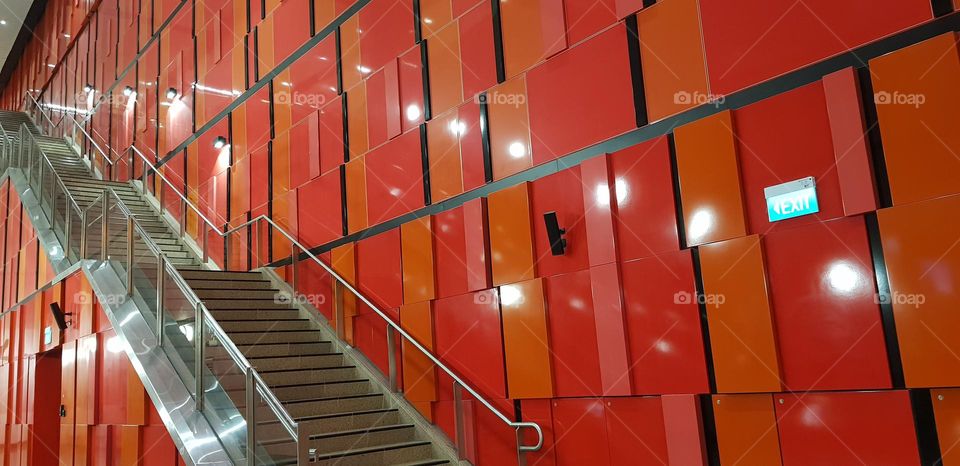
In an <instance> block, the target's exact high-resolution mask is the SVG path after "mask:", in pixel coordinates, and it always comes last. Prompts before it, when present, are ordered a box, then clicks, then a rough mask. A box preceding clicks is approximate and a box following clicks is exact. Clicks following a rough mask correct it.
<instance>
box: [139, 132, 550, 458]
mask: <svg viewBox="0 0 960 466" xmlns="http://www.w3.org/2000/svg"><path fill="white" fill-rule="evenodd" d="M127 150H128V151H130V152H131V164H133V163H134V162H135V160H136V159H135V158H134V157H137V158H139V159H140V161H141V163H142V164H143V170H142V172H141V176H142V177H143V183H142V184H143V186H146V177H147V175H148V173H152V174H154V175H156V176H157V177H158V178H159V179H160V180H161V181H162V182H163V183H164V184H166V185H167V186H168V187H169V190H170V191H172V192H174V193H176V195H177V196H178V197H179V199H180V217H179V221H180V235H181V236H184V235H185V234H186V231H185V224H186V221H187V216H186V214H187V211H188V209H189V210H191V211H193V213H194V215H196V216H197V218H198V222H199V230H200V232H199V236H200V238H201V252H202V256H203V259H204V261H206V260H207V259H208V257H209V241H208V231H212V232H213V233H215V234H216V235H218V236H219V237H221V238H223V241H224V250H225V254H224V259H223V262H224V267H225V269H229V268H230V267H229V262H230V257H231V256H230V252H229V250H230V244H231V241H230V240H231V236H232V235H234V234H241V233H243V232H244V231H245V230H248V229H249V230H252V231H253V232H256V240H255V241H249V244H250V248H251V254H248V256H253V257H256V258H257V260H256V261H255V262H253V263H250V264H248V267H246V268H247V269H251V270H252V269H255V268H258V267H261V266H264V265H266V264H265V263H262V262H261V261H260V260H259V258H260V256H261V254H260V251H261V250H262V245H261V244H260V241H261V240H262V239H263V238H264V237H266V238H270V235H269V233H270V231H271V229H272V231H274V232H276V233H277V234H279V235H280V236H281V237H282V238H285V239H286V240H287V241H289V243H290V258H291V275H292V277H291V280H290V281H291V285H292V288H293V291H294V294H296V293H297V285H298V276H299V275H300V274H299V273H298V272H299V271H298V268H299V266H298V264H299V263H300V262H302V261H303V260H310V261H312V262H313V263H315V264H317V265H318V266H320V267H321V268H322V269H323V271H324V272H325V273H327V274H328V275H329V276H330V277H331V278H332V283H333V314H334V319H335V324H334V325H335V327H336V331H337V336H338V337H339V338H340V339H343V338H344V337H345V335H344V332H343V329H344V319H345V313H344V307H345V306H344V293H343V292H344V290H346V291H347V292H349V293H350V294H352V295H353V296H355V298H356V299H359V300H360V301H361V302H363V303H364V304H365V305H366V306H367V307H369V308H370V309H371V310H373V311H374V313H376V314H377V315H378V316H379V317H380V318H381V319H383V320H384V322H386V324H387V332H386V333H387V336H386V338H387V351H388V358H389V362H388V364H389V368H388V375H387V376H388V382H389V384H390V387H391V389H392V390H393V391H397V379H398V374H397V367H396V361H397V358H396V354H395V353H396V346H397V345H396V335H397V334H399V335H400V337H402V338H403V339H404V340H406V341H407V342H408V343H409V344H410V345H412V346H413V347H414V348H416V349H417V350H418V351H420V352H421V353H423V354H424V355H425V356H426V357H427V358H428V359H429V360H430V361H431V362H432V363H433V364H434V365H435V366H436V367H438V368H439V369H440V370H442V371H444V372H445V373H447V375H449V376H450V377H451V378H452V379H453V393H454V399H455V400H456V401H457V402H455V403H454V405H455V411H456V412H455V420H456V423H457V425H456V431H457V437H458V438H457V439H455V441H456V444H457V449H458V451H459V452H460V454H461V457H463V456H464V453H465V447H466V439H465V438H464V436H463V433H464V432H465V426H464V425H463V422H464V415H463V413H462V403H460V402H459V401H460V400H462V391H464V390H465V391H467V392H468V393H469V394H470V395H471V396H472V397H473V398H474V399H475V400H476V401H479V402H480V403H481V404H482V405H483V406H484V407H485V408H487V409H488V410H490V411H491V412H492V413H493V414H494V415H495V416H496V417H497V418H498V419H500V420H501V421H502V422H504V423H505V424H506V425H507V426H509V427H511V428H513V429H515V430H516V435H517V455H518V457H519V458H520V460H521V461H522V460H523V456H524V454H525V453H528V452H535V451H539V450H540V448H541V447H542V446H543V440H544V437H543V429H542V428H541V427H540V425H539V424H537V423H535V422H518V421H513V420H511V419H510V418H509V417H507V416H506V415H505V414H503V412H501V411H500V410H499V409H497V408H496V407H495V406H493V404H492V403H491V402H490V401H488V400H487V399H486V398H485V397H484V396H483V395H481V394H480V392H479V391H477V390H476V389H475V388H473V387H471V386H470V385H468V384H467V383H466V382H465V381H464V380H463V379H462V378H461V377H460V376H459V375H458V374H456V373H455V372H454V371H453V370H452V369H450V368H449V367H447V365H446V364H444V363H443V362H442V361H440V358H439V357H438V356H436V355H435V354H433V352H431V351H430V350H429V349H427V348H426V347H425V346H423V344H421V343H420V342H419V341H418V340H417V339H416V338H414V337H413V336H412V335H410V334H409V333H408V332H407V331H406V330H404V329H403V328H402V327H401V326H400V325H399V324H398V323H397V322H395V321H394V319H392V318H390V317H389V316H388V315H387V314H386V313H385V312H384V311H383V310H382V309H380V307H379V306H377V305H376V304H374V303H373V302H372V301H371V300H370V299H368V298H367V297H366V296H364V295H363V294H362V293H360V292H359V291H358V290H357V289H356V288H355V287H354V286H353V285H351V284H350V283H349V282H348V281H347V280H346V279H345V278H344V277H343V276H341V275H340V274H338V273H337V272H336V271H334V270H333V268H332V267H331V266H329V265H328V264H327V263H325V262H324V261H322V260H321V259H320V258H319V257H317V256H316V255H314V254H313V253H312V252H310V250H309V248H307V247H306V246H304V245H303V244H301V243H300V242H299V241H297V240H296V239H295V238H294V237H293V236H292V235H291V234H290V233H288V232H287V231H286V230H284V229H283V228H282V227H281V226H280V225H277V224H276V223H275V222H274V221H273V220H272V219H270V218H269V217H267V216H265V215H261V216H259V217H256V218H254V219H252V220H249V221H247V222H245V223H243V224H241V225H237V226H235V227H233V228H231V229H229V230H226V231H222V232H221V231H220V229H219V228H218V227H217V226H216V225H215V224H214V223H213V222H212V221H211V220H210V219H209V218H207V217H206V216H205V215H204V214H203V213H202V212H200V209H198V208H197V207H196V206H194V205H193V204H192V203H191V202H190V201H189V200H188V199H187V197H186V196H185V195H183V194H182V193H181V192H180V189H178V188H177V187H176V186H175V185H174V184H173V183H171V182H170V180H169V179H167V178H166V177H165V176H164V175H163V174H162V173H161V172H160V170H159V169H158V168H157V167H155V166H153V164H151V163H150V161H149V160H148V159H147V157H146V156H145V155H144V154H143V153H142V152H140V151H139V150H138V149H137V148H136V147H134V146H130V147H129V148H128V149H127ZM161 205H162V201H161ZM264 225H266V227H267V228H268V230H267V231H266V232H265V233H264V232H263V228H262V227H263V226H264ZM251 236H252V235H251ZM243 242H244V241H243V238H240V239H239V241H238V243H240V244H242V243H243ZM253 248H256V251H257V252H252V251H253ZM294 298H295V299H296V296H294ZM523 429H532V430H533V431H534V432H535V433H536V435H537V442H536V444H534V445H526V444H524V440H523V432H522V430H523ZM521 464H523V463H522V462H521Z"/></svg>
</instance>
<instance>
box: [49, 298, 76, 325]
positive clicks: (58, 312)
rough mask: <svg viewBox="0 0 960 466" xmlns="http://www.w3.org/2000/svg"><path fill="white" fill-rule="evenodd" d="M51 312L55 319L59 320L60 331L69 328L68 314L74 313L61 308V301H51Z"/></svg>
mask: <svg viewBox="0 0 960 466" xmlns="http://www.w3.org/2000/svg"><path fill="white" fill-rule="evenodd" d="M50 313H51V314H53V318H54V320H56V321H57V327H59V328H60V331H61V332H62V331H64V330H66V329H67V327H68V324H67V316H70V315H73V314H71V313H69V312H68V313H64V312H63V309H60V304H59V303H50Z"/></svg>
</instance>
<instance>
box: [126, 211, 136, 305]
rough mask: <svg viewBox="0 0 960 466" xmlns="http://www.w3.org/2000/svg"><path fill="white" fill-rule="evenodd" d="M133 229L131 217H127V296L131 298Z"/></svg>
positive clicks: (134, 233)
mask: <svg viewBox="0 0 960 466" xmlns="http://www.w3.org/2000/svg"><path fill="white" fill-rule="evenodd" d="M135 227H136V226H135V224H134V219H133V216H130V217H127V296H133V265H134V257H133V254H134V253H133V251H134V245H133V239H134V237H135V236H136V231H135V229H136V228H135Z"/></svg>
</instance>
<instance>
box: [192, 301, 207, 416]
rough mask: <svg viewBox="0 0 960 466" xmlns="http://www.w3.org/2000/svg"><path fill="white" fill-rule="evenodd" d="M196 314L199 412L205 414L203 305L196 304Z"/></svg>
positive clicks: (195, 346) (195, 365) (194, 329)
mask: <svg viewBox="0 0 960 466" xmlns="http://www.w3.org/2000/svg"><path fill="white" fill-rule="evenodd" d="M194 309H195V311H196V313H195V314H194V318H193V319H194V320H193V332H194V333H193V344H194V352H195V354H194V356H193V357H194V365H193V367H194V373H195V374H196V375H195V376H194V377H195V380H196V387H195V388H196V390H197V397H196V401H197V411H200V412H203V402H204V389H203V365H204V362H205V361H206V358H205V354H204V353H205V351H206V346H207V345H205V344H204V341H203V321H204V320H205V319H204V315H203V303H200V302H198V303H196V304H195V305H194Z"/></svg>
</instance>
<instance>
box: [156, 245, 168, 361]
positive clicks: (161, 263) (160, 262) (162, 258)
mask: <svg viewBox="0 0 960 466" xmlns="http://www.w3.org/2000/svg"><path fill="white" fill-rule="evenodd" d="M166 266H167V256H166V255H165V254H163V253H162V252H161V253H160V254H157V346H163V324H164V322H163V290H164V288H165V285H164V282H165V281H166V280H165V277H166V275H167V272H166V268H167V267H166Z"/></svg>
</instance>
